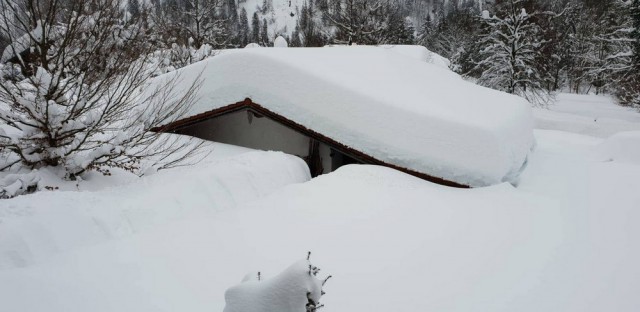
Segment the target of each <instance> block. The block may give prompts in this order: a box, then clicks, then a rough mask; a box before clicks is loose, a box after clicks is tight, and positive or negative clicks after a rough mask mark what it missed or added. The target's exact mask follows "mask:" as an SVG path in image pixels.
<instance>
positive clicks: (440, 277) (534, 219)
mask: <svg viewBox="0 0 640 312" xmlns="http://www.w3.org/2000/svg"><path fill="white" fill-rule="evenodd" d="M536 138H537V140H538V143H539V145H538V149H537V150H536V152H535V153H534V154H533V156H532V157H531V161H530V165H529V166H528V168H527V170H526V171H525V172H524V174H523V175H522V180H521V183H520V186H519V187H518V188H514V187H512V186H511V185H508V184H502V185H498V186H493V187H487V188H480V189H472V190H458V189H451V188H447V187H442V186H438V185H434V184H431V183H427V182H424V181H422V180H419V179H416V178H413V177H411V176H407V175H404V174H401V173H398V172H397V171H393V170H390V169H387V168H382V167H375V166H346V167H343V168H341V169H340V170H338V171H337V172H334V173H331V174H327V175H323V176H320V177H319V178H316V179H313V180H311V181H310V182H307V183H302V184H294V185H289V186H286V187H284V188H283V189H280V190H278V191H275V192H274V193H272V194H270V195H268V196H267V197H263V198H261V199H260V200H257V201H253V202H251V203H246V204H243V205H241V206H242V209H226V210H224V211H219V212H216V213H214V214H210V213H206V214H201V213H198V212H197V211H196V212H194V213H193V214H191V215H189V216H187V217H185V218H183V219H181V220H179V221H177V222H173V223H170V224H167V225H165V226H163V227H156V228H154V229H152V230H150V231H144V232H141V233H140V234H138V235H134V236H131V237H128V238H126V239H122V240H112V241H109V242H107V243H104V244H101V245H99V246H94V247H92V248H87V249H83V250H76V251H74V252H69V253H65V254H62V255H60V256H58V257H55V258H52V259H49V261H46V262H43V263H40V264H39V265H33V266H28V267H25V268H21V269H9V270H4V271H0V302H2V307H3V308H5V309H6V310H8V311H25V312H34V311H47V312H58V311H60V312H61V311H65V312H69V311H71V312H74V311H83V312H84V311H92V312H101V311H105V312H106V311H109V312H112V311H136V312H145V311H154V312H156V311H191V312H199V311H203V312H204V311H206V312H211V311H222V310H223V308H224V305H225V301H224V293H225V290H226V289H228V288H229V287H231V286H233V285H236V284H237V283H238V280H239V277H241V276H243V275H244V274H245V273H246V272H247V271H248V270H259V271H261V272H263V275H262V276H263V277H264V278H265V280H268V279H269V278H272V277H273V276H274V274H273V273H274V272H279V271H280V270H282V268H284V267H286V266H288V265H289V264H290V261H291V259H296V258H299V257H300V255H301V254H302V255H304V254H306V252H307V251H308V250H311V251H312V252H313V261H314V262H316V263H321V264H322V268H323V270H326V272H330V273H331V274H332V275H333V276H334V277H333V278H332V279H331V281H330V284H329V286H328V287H327V295H326V296H324V297H323V300H322V301H323V303H324V304H325V305H326V307H325V308H323V310H324V311H327V312H331V311H339V312H342V311H350V312H365V311H366V312H378V311H381V312H382V311H384V312H389V311H397V312H409V311H465V312H476V311H492V312H501V311H504V312H513V311H518V312H540V311H563V312H601V311H620V312H635V311H638V309H639V308H640V297H638V296H637V291H638V289H639V287H640V284H638V283H639V282H638V281H640V267H639V266H638V265H637V264H638V263H640V247H639V246H640V241H639V240H640V228H639V227H638V226H637V224H638V223H640V209H638V203H639V202H640V192H638V189H639V187H640V186H639V181H638V176H640V166H637V165H632V164H625V163H618V162H616V161H613V162H594V161H592V159H591V150H592V149H593V148H594V147H595V146H597V145H598V144H599V143H600V142H601V140H599V139H594V138H591V137H585V136H580V135H575V134H567V133H562V132H557V131H536ZM179 181H184V180H182V179H181V180H178V181H177V182H176V183H173V185H174V189H173V192H174V194H175V198H180V197H189V196H192V194H195V193H196V191H191V190H190V189H191V188H192V187H193V186H194V184H184V185H183V184H182V183H180V182H179ZM165 182H166V183H169V182H170V181H166V180H165ZM200 183H201V185H200V186H199V187H202V188H205V189H209V188H211V189H214V187H213V185H215V184H216V183H217V182H216V181H215V180H212V179H201V181H200ZM131 188H132V189H136V190H140V189H141V188H142V186H138V187H133V186H132V187H131ZM216 188H217V187H216ZM178 194H180V197H179V196H178ZM141 195H142V194H141ZM113 196H120V195H118V194H113ZM216 197H219V196H217V195H216V196H213V198H216ZM25 198H26V197H25ZM34 199H35V198H34ZM210 200H211V199H206V200H205V199H203V201H210ZM116 202H117V203H120V202H121V201H116ZM146 202H147V201H142V200H140V201H139V202H138V204H139V205H142V204H144V203H146ZM31 203H32V204H36V201H32V202H31ZM172 204H173V203H168V204H166V205H163V206H160V207H167V205H172ZM114 206H116V205H114ZM60 213H66V212H65V211H64V210H62V211H61V212H60ZM25 218H28V216H25ZM70 226H73V225H72V224H71V225H70ZM265 272H267V273H268V274H265Z"/></svg>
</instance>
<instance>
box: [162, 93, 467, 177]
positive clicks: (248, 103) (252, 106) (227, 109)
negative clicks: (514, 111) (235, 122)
mask: <svg viewBox="0 0 640 312" xmlns="http://www.w3.org/2000/svg"><path fill="white" fill-rule="evenodd" d="M243 109H249V110H252V111H253V112H256V113H259V114H261V115H263V116H266V117H269V118H270V119H272V120H275V121H277V122H279V123H281V124H283V125H285V126H287V127H289V128H291V129H293V130H295V131H298V132H300V133H303V134H305V135H307V136H309V137H311V138H313V139H315V140H318V141H320V142H323V143H325V144H327V145H330V146H332V147H334V148H336V149H338V150H340V151H341V152H343V153H345V154H347V155H349V156H351V157H353V158H356V159H358V160H360V161H362V162H363V163H367V164H372V165H379V166H385V167H389V168H392V169H395V170H398V171H402V172H404V173H407V174H410V175H412V176H415V177H418V178H420V179H423V180H427V181H430V182H433V183H436V184H440V185H444V186H450V187H455V188H469V186H468V185H464V184H460V183H457V182H453V181H449V180H446V179H443V178H440V177H434V176H431V175H428V174H425V173H422V172H418V171H415V170H413V169H408V168H404V167H400V166H397V165H394V164H390V163H387V162H384V161H382V160H379V159H377V158H374V157H372V156H370V155H368V154H365V153H363V152H361V151H358V150H356V149H353V148H351V147H349V146H346V145H344V144H342V143H340V142H338V141H336V140H334V139H331V138H329V137H327V136H325V135H323V134H321V133H318V132H316V131H313V130H311V129H309V128H307V127H305V126H303V125H301V124H298V123H296V122H294V121H292V120H290V119H288V118H286V117H283V116H282V115H279V114H277V113H274V112H272V111H270V110H268V109H267V108H265V107H263V106H262V105H260V104H258V103H255V102H253V101H252V100H251V99H250V98H246V99H244V100H243V101H240V102H236V103H233V104H229V105H227V106H223V107H219V108H216V109H213V110H210V111H207V112H204V113H200V114H197V115H194V116H191V117H187V118H183V119H179V120H176V121H174V122H171V123H169V124H166V125H162V126H159V127H156V128H153V129H151V131H155V132H176V131H178V130H180V129H181V128H184V127H187V126H190V125H193V124H195V123H198V122H201V121H204V120H206V119H210V118H214V117H218V116H221V115H225V114H228V113H232V112H236V111H239V110H243Z"/></svg>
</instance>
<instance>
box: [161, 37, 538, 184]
mask: <svg viewBox="0 0 640 312" xmlns="http://www.w3.org/2000/svg"><path fill="white" fill-rule="evenodd" d="M396 50H397V49H392V48H384V47H331V48H293V49H273V48H260V49H245V50H232V51H227V52H224V53H222V54H220V55H218V56H216V57H213V58H211V59H208V60H205V61H203V62H200V63H197V64H194V65H191V66H189V67H186V68H184V69H181V70H179V71H178V72H177V73H170V74H167V76H161V77H160V78H158V79H163V78H162V77H165V78H167V77H172V75H176V74H178V75H180V76H181V78H182V82H181V83H180V84H183V85H182V86H179V87H180V88H187V86H188V85H189V84H191V83H192V81H193V79H195V77H197V76H198V75H201V77H202V80H203V81H202V83H203V86H202V88H201V89H200V90H199V94H198V100H197V102H196V104H195V105H194V106H193V108H192V109H191V110H190V111H189V112H188V113H187V115H186V116H185V117H184V118H182V119H180V120H177V121H175V122H173V123H171V124H168V125H165V126H164V127H162V128H161V129H160V130H161V131H167V132H175V133H181V134H187V135H192V136H196V137H200V138H204V139H208V140H213V141H217V142H223V143H229V144H234V145H241V146H246V147H251V148H257V149H264V150H279V151H284V152H286V153H290V154H294V155H299V156H301V157H303V158H305V160H307V163H308V164H309V166H310V168H311V170H312V174H314V175H317V174H321V173H326V172H330V171H333V170H335V169H337V168H338V167H340V166H342V165H344V164H349V163H363V164H375V165H383V166H388V167H391V168H395V169H397V170H400V171H403V172H406V173H409V174H412V175H414V176H418V177H420V178H423V179H426V180H430V181H434V182H436V183H440V184H444V185H450V186H471V187H476V186H486V185H492V184H497V183H501V182H505V181H513V180H515V179H516V178H517V176H518V174H519V172H520V171H521V169H522V167H523V166H524V164H525V163H526V159H527V155H528V153H529V151H530V150H531V148H532V146H533V144H534V139H533V134H532V117H531V110H530V106H529V104H528V103H527V102H526V101H525V100H523V99H521V98H519V97H516V96H512V95H508V94H505V93H501V92H498V91H494V90H491V89H487V88H483V87H480V86H477V85H475V84H473V83H470V82H467V81H465V80H463V79H462V78H461V77H460V76H458V75H457V74H455V73H453V72H451V71H449V70H447V69H446V68H442V66H438V65H434V64H430V63H429V62H426V61H425V60H421V59H420V57H415V55H419V53H418V54H416V53H398V52H407V50H406V49H400V50H398V51H396ZM414 52H415V51H414Z"/></svg>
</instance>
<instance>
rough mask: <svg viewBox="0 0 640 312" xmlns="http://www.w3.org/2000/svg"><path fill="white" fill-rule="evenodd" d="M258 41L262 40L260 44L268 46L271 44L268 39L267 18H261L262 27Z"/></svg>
mask: <svg viewBox="0 0 640 312" xmlns="http://www.w3.org/2000/svg"><path fill="white" fill-rule="evenodd" d="M260 41H261V42H262V46H264V47H269V46H271V40H269V30H268V24H267V19H266V18H263V19H262V29H261V30H260Z"/></svg>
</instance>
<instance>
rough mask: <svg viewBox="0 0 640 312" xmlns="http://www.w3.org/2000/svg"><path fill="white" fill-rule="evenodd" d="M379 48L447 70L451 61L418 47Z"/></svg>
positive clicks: (396, 46) (389, 46) (393, 46)
mask: <svg viewBox="0 0 640 312" xmlns="http://www.w3.org/2000/svg"><path fill="white" fill-rule="evenodd" d="M379 47H380V48H383V49H387V50H391V51H393V52H397V53H400V54H402V55H404V56H408V57H411V58H413V59H416V60H419V61H423V62H428V63H431V64H433V65H436V66H439V67H442V68H446V69H449V66H450V65H451V61H449V60H448V59H447V58H445V57H443V56H441V55H440V54H437V53H435V52H431V51H429V50H428V49H427V48H425V47H423V46H419V45H401V44H399V45H380V46H379Z"/></svg>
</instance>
